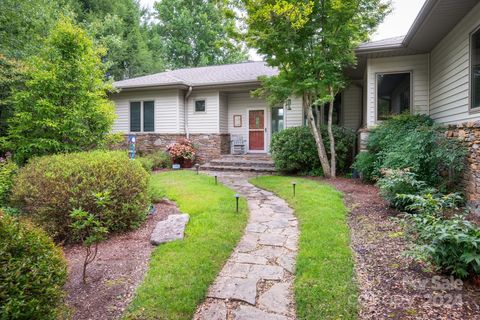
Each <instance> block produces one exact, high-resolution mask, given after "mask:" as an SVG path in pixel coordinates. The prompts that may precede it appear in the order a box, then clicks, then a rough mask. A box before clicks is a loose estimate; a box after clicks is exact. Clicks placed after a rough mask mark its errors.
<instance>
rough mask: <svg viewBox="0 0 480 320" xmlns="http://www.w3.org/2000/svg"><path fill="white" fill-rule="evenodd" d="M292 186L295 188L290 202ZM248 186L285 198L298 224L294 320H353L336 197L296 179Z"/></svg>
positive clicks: (352, 288) (342, 217)
mask: <svg viewBox="0 0 480 320" xmlns="http://www.w3.org/2000/svg"><path fill="white" fill-rule="evenodd" d="M292 181H296V183H297V186H296V189H297V191H296V197H295V198H294V197H293V192H292ZM251 182H252V183H253V184H255V185H256V186H258V187H260V188H263V189H266V190H270V191H272V192H274V193H276V194H277V195H278V196H280V197H282V198H283V199H285V200H286V201H287V202H288V203H289V204H290V206H291V207H292V208H293V209H294V210H295V214H296V215H297V217H298V219H299V221H300V243H299V246H300V248H299V254H298V258H297V269H296V276H295V277H296V278H295V300H296V304H297V316H298V319H323V320H325V319H356V317H357V287H356V284H355V281H354V271H353V260H352V252H351V250H350V247H349V242H350V237H349V230H348V226H347V222H346V215H347V210H346V209H345V206H344V204H343V199H342V194H341V193H340V192H338V191H336V190H335V189H334V188H332V187H330V186H328V185H325V184H321V183H318V182H315V181H312V180H307V179H301V178H296V177H295V178H291V177H279V176H265V177H259V178H255V179H252V180H251Z"/></svg>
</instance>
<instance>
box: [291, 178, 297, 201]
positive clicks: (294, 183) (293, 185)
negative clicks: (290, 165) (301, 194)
mask: <svg viewBox="0 0 480 320" xmlns="http://www.w3.org/2000/svg"><path fill="white" fill-rule="evenodd" d="M296 185H297V183H296V182H295V181H292V187H293V196H294V197H295V187H296Z"/></svg>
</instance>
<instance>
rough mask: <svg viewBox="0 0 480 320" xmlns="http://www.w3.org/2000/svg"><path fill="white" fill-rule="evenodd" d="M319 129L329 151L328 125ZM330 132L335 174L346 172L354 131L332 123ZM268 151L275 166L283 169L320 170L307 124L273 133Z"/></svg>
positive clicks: (304, 171)
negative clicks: (334, 156)
mask: <svg viewBox="0 0 480 320" xmlns="http://www.w3.org/2000/svg"><path fill="white" fill-rule="evenodd" d="M321 130H322V135H323V137H325V138H326V139H325V148H326V150H327V153H328V154H329V150H330V143H329V141H328V134H327V128H326V127H322V128H321ZM333 135H334V137H335V146H336V153H337V170H338V173H340V174H342V173H346V172H348V170H349V168H350V166H351V164H352V157H353V150H354V146H355V133H354V132H353V131H351V130H349V129H345V128H341V127H337V126H334V127H333ZM270 150H271V152H272V156H273V160H274V161H275V167H276V168H277V169H278V170H280V171H282V172H286V173H303V174H310V173H312V172H318V173H320V174H321V173H322V171H321V165H320V160H319V158H318V152H317V146H316V144H315V139H314V138H313V135H312V134H311V132H310V129H309V128H307V127H294V128H288V129H285V130H282V131H280V132H278V133H276V134H274V135H273V137H272V143H271V145H270ZM329 156H330V154H329Z"/></svg>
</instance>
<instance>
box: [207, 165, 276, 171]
mask: <svg viewBox="0 0 480 320" xmlns="http://www.w3.org/2000/svg"><path fill="white" fill-rule="evenodd" d="M200 170H206V171H246V172H270V173H273V172H275V171H276V170H275V167H255V166H250V167H247V166H243V167H241V166H223V165H214V164H205V165H202V166H200Z"/></svg>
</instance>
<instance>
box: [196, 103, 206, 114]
mask: <svg viewBox="0 0 480 320" xmlns="http://www.w3.org/2000/svg"><path fill="white" fill-rule="evenodd" d="M195 112H205V100H197V101H195Z"/></svg>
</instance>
